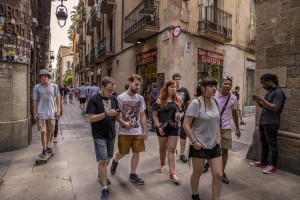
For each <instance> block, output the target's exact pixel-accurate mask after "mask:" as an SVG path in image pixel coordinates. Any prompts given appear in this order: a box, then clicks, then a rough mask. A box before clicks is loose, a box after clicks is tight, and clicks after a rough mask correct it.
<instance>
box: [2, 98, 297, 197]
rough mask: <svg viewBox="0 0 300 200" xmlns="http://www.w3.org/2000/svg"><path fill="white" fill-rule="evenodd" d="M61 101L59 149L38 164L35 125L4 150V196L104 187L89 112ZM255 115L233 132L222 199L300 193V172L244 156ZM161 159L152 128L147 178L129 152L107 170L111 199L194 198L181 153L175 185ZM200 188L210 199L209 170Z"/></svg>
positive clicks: (145, 156) (87, 192)
mask: <svg viewBox="0 0 300 200" xmlns="http://www.w3.org/2000/svg"><path fill="white" fill-rule="evenodd" d="M63 106H64V115H63V116H62V117H61V118H60V121H59V127H60V130H59V142H58V143H57V144H54V145H53V148H54V150H55V155H54V157H52V158H50V160H49V162H48V163H47V164H41V165H36V164H35V157H36V156H37V155H38V154H39V153H40V152H41V142H40V135H39V133H37V132H36V126H33V140H32V143H31V145H30V146H28V147H27V148H24V149H21V150H18V151H13V152H7V153H1V154H0V184H1V185H0V199H1V200H21V199H22V200H33V199H34V200H35V199H49V200H57V199H64V200H69V199H70V200H71V199H72V200H75V199H76V200H79V199H80V200H95V199H100V190H101V187H100V184H99V181H98V178H97V163H96V161H95V154H94V146H93V141H92V136H91V131H90V126H89V121H88V118H87V116H82V115H81V114H80V108H79V104H78V102H74V103H73V104H64V105H63ZM254 120H255V119H254V116H249V117H245V121H246V123H247V124H246V125H244V126H241V130H242V136H241V138H240V139H236V137H235V136H234V135H233V149H232V151H230V154H229V161H228V165H227V167H226V174H227V176H228V178H229V179H230V184H229V185H225V184H223V188H222V193H221V197H222V198H221V199H226V200H231V199H232V200H237V199H238V200H243V199H245V200H250V199H251V200H252V199H256V200H260V199H270V200H273V199H275V200H281V199H288V200H293V199H295V200H296V199H297V200H298V199H300V177H298V176H295V175H292V174H289V173H286V172H283V171H280V170H278V172H277V173H276V174H273V175H264V174H263V173H262V171H261V169H257V168H253V167H250V166H249V162H250V161H249V160H246V159H245V155H246V153H247V149H248V145H249V144H250V143H251V140H252V133H253V129H254ZM233 130H234V129H233ZM115 150H117V148H116V149H115ZM177 159H178V157H177ZM158 165H159V160H158V142H157V136H156V134H154V133H151V132H150V136H149V139H148V140H147V142H146V152H144V153H142V154H141V160H140V165H139V167H138V174H139V175H140V176H141V177H142V178H143V179H144V180H145V181H146V184H145V185H143V186H136V185H134V184H132V183H131V182H129V181H128V176H129V172H130V155H127V156H126V157H125V158H124V159H123V160H121V161H120V163H119V166H118V170H117V173H116V175H115V176H111V175H109V178H110V179H111V181H112V184H111V186H110V187H109V188H110V199H111V200H150V199H167V200H169V199H172V200H188V199H191V198H190V186H189V176H190V174H191V168H189V166H188V165H187V164H184V163H182V162H181V161H180V160H179V159H178V160H177V165H176V170H177V174H178V177H179V178H180V179H181V180H182V183H181V184H180V185H174V183H172V182H171V181H169V176H168V170H166V171H165V172H164V173H161V174H160V173H157V172H156V170H157V168H158ZM199 193H200V197H201V200H206V199H207V200H208V199H211V174H210V171H209V172H208V173H205V174H203V175H202V177H201V180H200V187H199Z"/></svg>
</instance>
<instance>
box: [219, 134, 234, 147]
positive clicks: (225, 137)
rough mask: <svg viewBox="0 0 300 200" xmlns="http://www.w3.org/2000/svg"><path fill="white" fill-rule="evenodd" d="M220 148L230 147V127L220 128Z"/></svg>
mask: <svg viewBox="0 0 300 200" xmlns="http://www.w3.org/2000/svg"><path fill="white" fill-rule="evenodd" d="M221 148H222V149H231V148H232V137H231V129H221Z"/></svg>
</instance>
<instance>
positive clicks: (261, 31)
mask: <svg viewBox="0 0 300 200" xmlns="http://www.w3.org/2000/svg"><path fill="white" fill-rule="evenodd" d="M256 62H257V68H256V72H255V76H256V81H255V84H256V85H255V93H256V94H258V95H260V96H264V94H265V93H266V91H265V90H264V89H263V88H262V86H261V85H260V83H259V78H260V77H261V75H262V74H264V73H275V74H276V75H277V76H278V78H279V85H280V86H281V87H282V89H283V91H284V92H285V94H286V97H287V100H286V104H285V107H284V111H283V113H282V116H281V124H280V131H279V133H278V146H279V158H278V162H279V163H278V167H279V168H280V169H283V170H286V171H289V172H292V173H295V174H298V175H300V1H296V0H258V1H257V35H256ZM259 114H260V109H259V108H258V109H257V112H256V116H257V117H256V125H258V124H257V122H258V117H259ZM247 158H250V159H255V160H256V159H259V158H260V143H259V135H258V132H257V130H256V131H255V132H254V135H253V143H252V145H251V146H250V148H249V151H248V155H247Z"/></svg>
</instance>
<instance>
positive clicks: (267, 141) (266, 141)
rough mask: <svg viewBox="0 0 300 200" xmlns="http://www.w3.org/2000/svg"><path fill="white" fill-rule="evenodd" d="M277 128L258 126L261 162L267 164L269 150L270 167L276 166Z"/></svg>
mask: <svg viewBox="0 0 300 200" xmlns="http://www.w3.org/2000/svg"><path fill="white" fill-rule="evenodd" d="M278 128H279V126H278V125H277V124H275V125H271V124H270V125H259V133H260V142H261V160H260V161H261V162H262V163H265V164H267V162H268V155H269V150H271V165H273V166H274V167H276V166H277V159H278V147H277V133H278Z"/></svg>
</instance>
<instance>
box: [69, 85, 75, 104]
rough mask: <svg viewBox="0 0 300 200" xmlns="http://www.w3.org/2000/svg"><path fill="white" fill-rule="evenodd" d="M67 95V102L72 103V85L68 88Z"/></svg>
mask: <svg viewBox="0 0 300 200" xmlns="http://www.w3.org/2000/svg"><path fill="white" fill-rule="evenodd" d="M68 91H69V92H68V94H69V102H70V103H72V102H73V95H74V88H73V86H72V85H70V86H69V88H68Z"/></svg>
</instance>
